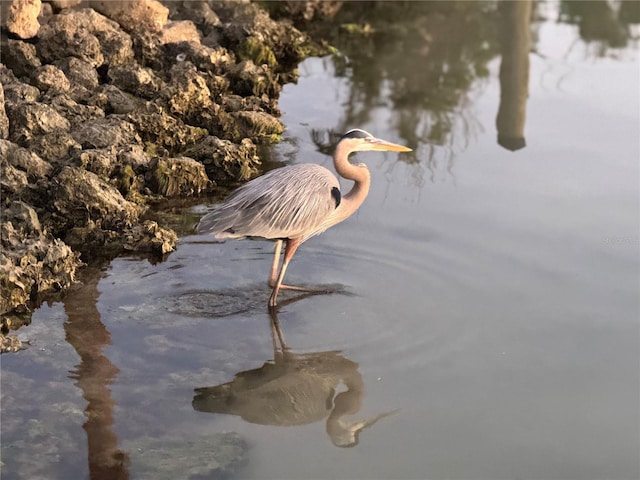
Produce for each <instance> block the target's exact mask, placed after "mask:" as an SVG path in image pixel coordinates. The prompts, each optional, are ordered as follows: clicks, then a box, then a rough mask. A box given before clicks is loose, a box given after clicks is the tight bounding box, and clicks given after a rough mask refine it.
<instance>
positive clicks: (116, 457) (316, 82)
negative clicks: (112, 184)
mask: <svg viewBox="0 0 640 480" xmlns="http://www.w3.org/2000/svg"><path fill="white" fill-rule="evenodd" d="M543 7H544V9H543V10H542V11H539V12H538V16H539V17H542V18H541V19H540V20H539V21H537V22H536V23H535V24H534V26H533V37H532V39H533V45H534V48H533V50H534V53H532V54H531V55H530V72H529V75H528V86H529V97H528V99H527V100H526V104H525V106H526V123H525V124H524V136H525V137H526V147H525V148H522V149H520V150H517V151H515V152H512V151H509V150H507V149H505V148H502V147H501V146H499V145H498V143H497V142H496V138H497V132H496V127H495V125H496V114H497V112H498V109H499V103H500V92H501V87H500V82H499V70H500V63H501V57H500V56H499V55H497V54H496V53H495V52H494V53H492V51H493V50H492V49H494V48H499V47H496V46H495V44H494V43H492V42H493V40H492V41H488V40H487V42H485V44H483V43H482V42H480V41H477V40H476V39H473V38H472V39H471V40H470V42H469V43H470V45H473V46H475V47H477V49H478V51H479V52H480V54H479V57H477V58H475V57H474V58H472V59H469V58H466V57H465V56H464V55H463V53H464V52H468V51H469V50H464V49H460V50H457V49H458V48H459V47H460V46H459V45H457V44H456V42H454V41H452V40H451V42H450V44H446V45H445V47H442V48H440V49H439V48H438V46H437V45H438V41H439V38H438V37H437V33H438V28H435V27H438V25H434V26H432V27H434V28H432V29H430V31H433V32H435V33H434V34H433V37H432V38H431V40H429V39H425V38H413V37H412V38H413V40H412V43H411V44H406V45H403V48H402V49H400V50H398V49H395V50H394V45H395V44H392V45H389V44H385V47H384V48H382V47H380V48H379V54H380V58H381V59H382V60H385V61H388V62H389V63H388V65H389V69H388V70H385V68H386V67H385V64H375V65H373V66H371V68H370V69H369V70H367V69H365V68H364V66H362V65H364V64H363V63H359V62H363V59H362V58H358V57H357V51H354V52H353V53H352V56H351V58H348V59H347V58H342V59H340V58H338V59H335V58H334V59H328V58H326V59H309V60H307V61H305V62H304V63H303V64H302V65H301V66H300V73H301V78H300V81H299V83H298V84H297V85H289V86H287V87H286V88H285V90H284V92H283V95H282V98H281V101H280V105H281V108H282V110H283V113H284V115H283V118H282V120H283V122H284V123H285V125H286V126H287V132H286V135H285V137H286V138H285V142H283V144H281V145H279V146H278V147H277V148H276V151H275V152H274V155H275V156H279V157H280V158H282V159H283V160H284V161H286V162H299V161H304V162H314V163H320V164H323V165H327V166H329V165H331V160H330V157H329V156H327V155H326V154H325V153H322V152H324V151H325V150H326V149H325V148H321V147H319V144H324V143H328V142H329V135H328V133H327V132H329V131H336V132H342V131H344V130H346V129H347V128H351V127H360V128H364V129H366V130H368V131H370V132H373V133H374V134H376V135H379V136H381V137H383V138H386V139H388V140H391V141H396V142H400V143H407V144H409V145H410V146H411V147H413V148H414V149H415V154H411V155H410V154H403V155H397V154H390V153H389V154H381V153H370V154H360V155H358V157H357V160H358V161H364V162H366V163H367V164H368V165H369V168H370V170H371V172H372V180H373V185H372V191H371V193H370V196H369V198H368V199H367V201H366V203H365V204H364V206H363V207H362V208H361V209H360V211H359V212H358V213H357V214H356V215H355V216H354V217H352V218H351V219H349V220H348V221H346V222H344V223H343V224H341V225H339V226H337V227H335V228H333V229H332V230H330V231H329V232H327V233H326V234H324V235H322V236H320V237H316V238H314V239H312V240H310V241H309V242H308V243H307V244H305V245H303V246H302V247H301V249H300V250H299V251H298V254H297V256H296V257H295V258H294V260H293V262H292V264H291V266H290V269H289V271H288V274H287V278H288V281H289V282H291V283H294V284H295V283H307V284H338V285H341V286H343V287H344V291H343V292H342V293H339V294H334V295H321V296H315V297H309V298H304V299H302V300H299V301H296V302H293V303H290V304H287V305H284V306H282V308H281V309H280V312H279V315H278V320H279V324H280V326H281V329H282V333H283V335H284V337H285V339H286V343H287V345H288V346H289V347H290V354H289V355H287V356H285V357H283V356H282V355H281V354H280V353H279V352H274V343H273V338H272V329H271V324H270V322H271V320H272V319H271V318H270V316H269V315H268V313H267V309H266V301H267V298H268V295H269V292H268V289H267V287H266V278H267V273H268V270H269V267H270V260H271V257H270V256H271V252H272V245H271V244H269V243H268V242H259V241H235V242H233V241H232V242H226V243H223V244H216V243H213V242H212V241H211V240H210V239H209V238H207V237H206V236H194V235H191V236H185V237H183V238H182V239H181V244H180V246H179V249H178V251H177V252H175V253H173V254H172V255H171V256H170V257H169V258H168V260H167V261H166V262H164V263H158V264H155V265H152V264H150V263H148V262H147V261H141V260H132V259H125V258H123V259H117V260H115V261H114V262H112V263H111V265H110V266H109V267H108V268H107V269H106V270H105V271H103V272H101V273H96V274H95V275H93V276H90V277H89V280H88V281H87V282H86V285H85V286H84V287H83V288H82V289H80V290H78V291H77V292H76V293H74V294H72V295H70V296H69V297H68V298H67V299H66V300H65V302H64V303H60V304H53V305H50V306H43V307H42V308H40V309H39V310H38V311H37V312H36V313H35V315H34V317H33V322H32V324H31V325H30V326H29V327H27V328H24V329H23V330H21V331H20V332H19V335H20V336H21V338H23V339H29V340H30V341H31V343H32V345H31V347H30V348H29V349H28V350H26V351H23V352H20V353H18V354H13V355H3V357H2V380H1V386H2V461H3V462H4V465H3V467H2V470H3V471H2V476H3V478H6V479H13V478H29V479H36V478H61V479H62V478H65V479H67V478H94V479H95V478H154V479H156V478H190V477H191V478H208V477H207V476H206V474H207V472H211V471H212V470H213V469H215V468H216V467H218V466H220V465H223V466H224V465H227V463H225V462H230V463H229V466H228V467H226V470H224V469H223V470H218V471H217V472H218V473H217V474H216V475H217V476H216V478H224V477H225V476H229V477H237V478H247V479H253V478H255V479H263V478H274V479H275V478H284V479H323V478H354V479H355V478H358V479H369V478H371V479H373V478H380V479H390V478H398V479H412V478H429V479H438V480H439V479H516V478H523V479H525V478H526V479H533V478H536V479H603V478H608V479H616V480H618V479H619V480H623V479H624V480H627V479H637V478H639V477H640V466H639V465H640V464H639V456H638V451H639V450H640V445H639V444H640V441H639V425H640V414H639V405H640V394H639V392H640V380H639V379H640V375H639V373H640V372H639V369H640V360H639V359H640V347H639V345H640V329H639V309H640V307H639V300H638V287H639V274H640V271H639V269H640V261H639V250H640V239H639V234H638V232H639V229H640V225H639V222H640V221H639V218H640V207H639V196H638V182H639V180H640V176H639V166H638V165H639V164H638V159H639V158H640V144H639V140H638V127H639V125H640V118H639V117H640V115H639V109H640V97H639V93H638V85H639V84H640V78H639V76H640V75H639V72H640V62H639V60H638V49H637V45H633V44H627V46H626V47H621V48H612V47H611V46H610V45H607V44H606V42H603V41H595V42H589V43H587V42H585V41H584V40H583V39H582V38H580V36H579V35H578V32H579V28H578V26H575V25H569V24H565V23H558V22H556V18H557V16H558V12H557V11H556V10H555V9H554V6H553V4H552V5H550V6H549V5H546V6H545V5H543ZM444 26H446V25H440V27H443V28H444ZM485 30H490V28H488V27H486V25H485V28H484V29H480V31H481V33H482V32H484V31H485ZM444 31H445V32H447V31H448V30H447V29H444ZM469 32H470V33H469V35H473V34H476V33H477V32H476V31H474V30H472V29H469ZM458 33H459V32H458ZM363 43H364V44H365V45H366V44H367V39H364V41H363ZM369 46H371V45H369ZM374 47H375V45H374ZM378 47H379V46H378ZM465 48H466V47H465ZM362 50H366V48H364V47H363V49H362ZM460 52H462V53H460ZM476 53H477V52H476ZM420 55H422V57H421V56H420ZM448 56H452V57H454V58H456V62H458V63H459V62H461V61H462V62H467V64H468V65H471V64H473V65H474V71H475V72H476V74H475V75H471V76H470V77H469V76H468V75H467V76H464V75H462V76H463V77H464V78H465V79H466V80H464V81H460V82H456V81H455V80H456V78H457V77H453V78H451V77H448V76H447V72H449V71H452V70H455V69H456V68H459V67H460V65H458V64H456V63H455V62H452V61H451V60H450V59H448ZM478 58H480V60H478ZM483 58H484V59H485V60H482V59H483ZM370 61H372V62H373V61H374V59H370ZM438 62H439V63H438ZM474 62H475V63H474ZM483 62H484V63H483ZM359 65H360V66H362V68H358V66H359ZM438 69H439V70H438ZM436 71H439V72H440V74H438V75H436V74H435V73H434V72H436ZM381 72H382V73H381ZM463 73H464V72H463ZM467 73H468V72H467ZM367 75H368V76H367ZM467 77H468V78H467ZM421 79H422V80H421ZM435 79H438V81H436V80H435ZM503 91H504V88H503ZM519 106H520V107H522V106H523V105H522V103H520V105H519ZM346 189H348V184H347V182H343V190H346ZM204 210H205V206H202V207H199V208H197V209H195V210H194V212H195V213H202V212H203V211H204ZM276 339H277V336H276ZM274 358H275V359H276V361H275V362H273V360H274ZM252 370H253V371H252ZM243 372H247V373H243ZM234 378H235V380H234ZM232 381H233V384H232V385H224V386H220V385H223V384H227V383H228V382H232ZM203 387H210V388H205V389H204V390H199V391H198V392H199V393H198V394H197V396H196V392H195V391H194V390H195V389H200V388H203ZM194 396H196V400H195V402H194V403H193V405H192V402H193V401H194ZM194 406H195V408H194ZM358 422H362V423H358ZM368 423H369V424H370V425H367V424H368ZM365 425H366V426H365ZM362 427H365V428H362ZM350 430H351V431H356V430H361V431H359V434H357V435H355V434H352V435H350V434H349V431H350ZM356 439H357V440H358V441H357V445H355V446H353V447H352V448H339V447H337V446H336V445H345V444H349V443H350V442H353V441H354V440H356Z"/></svg>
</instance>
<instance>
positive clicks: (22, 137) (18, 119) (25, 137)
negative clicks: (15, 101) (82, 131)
mask: <svg viewBox="0 0 640 480" xmlns="http://www.w3.org/2000/svg"><path fill="white" fill-rule="evenodd" d="M7 114H8V115H9V117H10V118H11V123H10V125H9V138H10V139H11V140H12V141H13V142H15V143H18V144H21V143H26V142H28V141H29V140H30V139H32V138H33V137H35V136H37V135H44V134H47V133H53V132H56V133H58V132H67V131H69V129H70V128H71V124H70V123H69V121H68V120H67V119H66V118H64V117H63V116H62V115H60V114H59V113H58V112H57V111H56V110H55V109H54V108H53V107H51V106H50V105H46V104H44V103H39V102H34V103H21V104H19V105H17V106H12V107H10V108H9V109H8V112H7Z"/></svg>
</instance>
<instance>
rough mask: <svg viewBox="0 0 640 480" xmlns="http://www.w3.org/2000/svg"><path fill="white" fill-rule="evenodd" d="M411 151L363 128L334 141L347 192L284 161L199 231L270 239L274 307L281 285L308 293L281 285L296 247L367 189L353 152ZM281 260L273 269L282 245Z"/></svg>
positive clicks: (322, 174)
mask: <svg viewBox="0 0 640 480" xmlns="http://www.w3.org/2000/svg"><path fill="white" fill-rule="evenodd" d="M364 151H393V152H410V151H411V149H410V148H407V147H405V146H402V145H398V144H395V143H391V142H387V141H386V140H381V139H379V138H375V137H374V136H373V135H371V134H370V133H368V132H365V131H364V130H359V129H354V130H350V131H348V132H347V133H345V134H344V135H343V136H342V137H341V138H340V141H339V142H338V144H337V145H336V148H335V152H334V154H333V164H334V166H335V169H336V172H338V174H339V175H340V176H341V177H343V178H345V179H347V180H353V182H354V184H353V187H352V188H351V190H350V191H349V193H347V194H346V195H344V196H343V195H342V194H341V193H340V183H339V182H338V179H337V178H336V176H335V175H334V174H333V173H331V172H330V171H329V170H328V169H326V168H325V167H322V166H320V165H314V164H309V163H306V164H299V165H289V166H286V167H282V168H278V169H276V170H272V171H270V172H268V173H266V174H264V175H262V176H261V177H258V178H255V179H253V180H251V181H250V182H247V183H246V184H244V185H242V186H241V187H240V188H238V189H237V190H235V191H234V192H233V193H232V194H231V195H230V196H229V198H227V200H225V201H224V202H223V203H221V204H220V205H218V206H217V207H216V208H215V209H214V210H213V211H212V212H210V213H208V214H207V215H205V216H204V217H202V219H201V220H200V222H199V223H198V226H197V227H196V231H197V232H198V233H210V234H213V235H214V236H215V238H220V239H222V238H245V237H262V238H265V239H269V240H275V242H276V246H275V253H274V257H273V264H272V266H271V275H270V277H269V286H270V287H272V289H273V290H272V292H271V297H270V298H269V306H270V307H275V306H276V305H277V298H278V292H279V291H280V289H283V290H285V289H288V290H297V291H312V290H310V289H308V288H305V287H299V286H292V285H285V284H283V283H282V282H283V280H284V275H285V272H286V270H287V266H288V265H289V262H290V261H291V258H292V257H293V254H294V253H295V252H296V250H297V249H298V247H299V246H300V245H301V244H302V243H303V242H305V241H306V240H308V239H309V238H311V237H313V236H315V235H318V234H320V233H322V232H324V231H325V230H326V229H328V228H330V227H332V226H333V225H336V224H337V223H340V222H342V221H343V220H346V219H347V218H349V217H350V216H351V215H352V214H353V213H354V212H355V211H356V210H357V209H358V208H359V207H360V205H362V203H363V202H364V200H365V198H366V197H367V194H368V193H369V186H370V184H371V175H370V173H369V170H368V169H367V166H366V165H365V164H363V163H358V164H352V163H351V162H349V155H350V154H351V153H353V152H364ZM283 242H285V252H284V259H283V261H282V266H281V267H280V271H279V273H278V266H279V264H280V252H281V249H282V243H283Z"/></svg>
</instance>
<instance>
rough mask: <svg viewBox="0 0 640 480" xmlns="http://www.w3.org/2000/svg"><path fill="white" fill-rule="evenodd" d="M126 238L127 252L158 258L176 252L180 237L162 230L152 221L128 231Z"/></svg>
mask: <svg viewBox="0 0 640 480" xmlns="http://www.w3.org/2000/svg"><path fill="white" fill-rule="evenodd" d="M124 238H125V240H124V249H125V250H129V251H135V252H139V253H150V254H152V255H155V256H158V257H160V256H163V255H166V254H167V253H170V252H172V251H173V250H175V248H176V243H177V242H178V236H177V235H176V233H175V232H174V231H173V230H168V229H166V228H162V227H160V226H159V225H158V224H157V223H156V222H153V221H151V220H146V221H144V222H143V223H142V224H138V225H135V226H134V227H132V228H130V229H128V230H127V231H126V232H125V234H124Z"/></svg>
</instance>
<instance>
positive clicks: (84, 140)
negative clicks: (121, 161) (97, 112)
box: [71, 116, 140, 149]
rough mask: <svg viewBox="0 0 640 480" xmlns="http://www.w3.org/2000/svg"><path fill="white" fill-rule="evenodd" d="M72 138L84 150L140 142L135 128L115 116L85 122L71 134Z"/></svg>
mask: <svg viewBox="0 0 640 480" xmlns="http://www.w3.org/2000/svg"><path fill="white" fill-rule="evenodd" d="M71 136H72V137H73V138H74V139H75V141H76V142H78V143H79V144H80V145H82V148H83V149H87V148H108V147H112V146H118V145H128V144H131V143H139V142H140V137H139V136H138V134H137V132H136V129H135V126H134V125H133V124H131V123H129V122H127V121H125V120H122V119H120V118H117V117H115V116H110V117H108V118H98V119H95V120H89V121H87V122H84V123H82V124H81V125H79V126H78V127H77V128H76V129H74V130H73V131H72V132H71Z"/></svg>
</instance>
